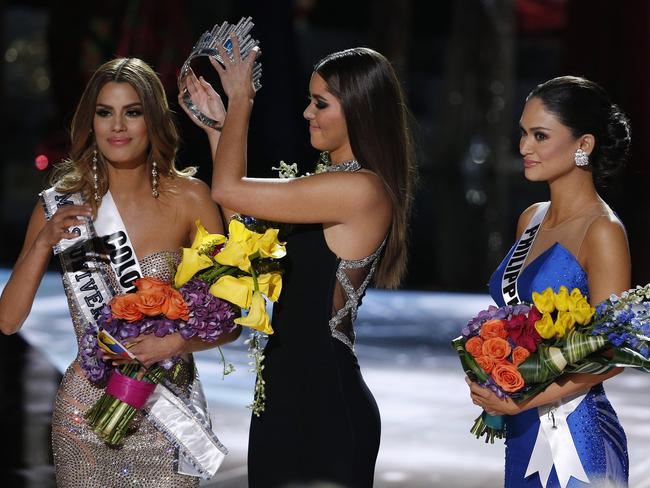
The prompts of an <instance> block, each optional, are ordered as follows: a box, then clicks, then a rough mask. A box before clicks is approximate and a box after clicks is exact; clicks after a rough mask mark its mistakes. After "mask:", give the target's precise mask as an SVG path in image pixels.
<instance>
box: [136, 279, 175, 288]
mask: <svg viewBox="0 0 650 488" xmlns="http://www.w3.org/2000/svg"><path fill="white" fill-rule="evenodd" d="M133 284H134V285H135V287H136V288H137V289H138V291H145V290H151V289H165V288H169V284H168V283H165V282H164V281H162V280H159V279H158V278H150V277H145V278H139V279H137V280H135V281H134V282H133Z"/></svg>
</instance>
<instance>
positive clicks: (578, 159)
mask: <svg viewBox="0 0 650 488" xmlns="http://www.w3.org/2000/svg"><path fill="white" fill-rule="evenodd" d="M573 160H574V161H575V163H576V166H580V167H582V166H587V165H588V164H589V155H588V154H587V153H586V152H584V151H583V150H582V149H580V148H578V150H577V151H576V153H575V154H574V155H573Z"/></svg>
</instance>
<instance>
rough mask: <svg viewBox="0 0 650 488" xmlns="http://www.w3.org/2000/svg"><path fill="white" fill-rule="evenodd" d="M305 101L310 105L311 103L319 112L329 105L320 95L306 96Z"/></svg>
mask: <svg viewBox="0 0 650 488" xmlns="http://www.w3.org/2000/svg"><path fill="white" fill-rule="evenodd" d="M307 99H308V100H309V102H310V103H312V102H313V104H314V106H315V107H316V108H317V109H319V110H320V109H324V108H327V107H329V103H327V102H326V101H325V99H324V98H323V97H321V96H320V95H307Z"/></svg>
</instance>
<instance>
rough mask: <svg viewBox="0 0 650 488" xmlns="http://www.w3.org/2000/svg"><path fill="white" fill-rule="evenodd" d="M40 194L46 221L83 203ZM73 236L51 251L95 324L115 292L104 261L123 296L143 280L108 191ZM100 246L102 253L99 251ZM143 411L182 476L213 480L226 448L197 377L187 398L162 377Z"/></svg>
mask: <svg viewBox="0 0 650 488" xmlns="http://www.w3.org/2000/svg"><path fill="white" fill-rule="evenodd" d="M41 196H42V198H43V203H44V208H45V216H46V218H47V220H49V219H50V218H52V216H53V215H54V213H55V212H56V211H57V210H58V209H59V208H60V207H62V206H64V205H82V204H83V203H84V200H83V197H82V196H81V195H80V194H78V193H74V194H61V193H58V192H57V191H56V190H55V189H54V188H50V189H48V190H45V191H44V192H42V193H41ZM71 232H75V233H76V234H77V235H78V237H76V238H74V239H65V240H62V241H61V242H59V243H58V244H56V245H55V246H54V248H53V249H54V253H55V254H58V255H59V258H60V260H61V266H62V268H63V283H64V286H66V287H67V288H68V289H70V290H71V291H72V296H73V297H74V300H75V303H76V305H77V307H78V309H79V310H80V311H81V312H82V314H83V316H84V318H85V319H86V321H87V322H89V323H91V324H94V323H96V321H97V315H98V314H99V312H100V311H101V309H102V307H103V306H104V305H106V304H108V302H109V301H110V300H111V298H112V297H113V296H115V294H116V293H115V290H114V289H113V287H112V286H111V282H110V280H109V279H108V277H107V276H106V274H105V272H104V269H103V268H102V266H101V261H102V260H104V261H105V260H106V257H108V261H109V262H110V265H111V268H112V269H113V272H114V274H115V276H116V278H117V280H118V282H119V286H120V288H121V290H120V292H121V293H128V292H129V291H133V290H134V289H135V287H134V284H133V282H134V281H135V280H137V279H138V278H140V277H142V270H141V269H140V264H139V263H138V259H137V256H136V254H135V251H134V249H133V245H132V244H131V240H130V239H129V236H128V233H127V231H126V227H125V226H124V222H123V221H122V217H121V216H120V213H119V211H118V209H117V207H116V205H115V202H114V200H113V197H112V196H111V194H110V192H107V193H106V195H104V197H103V199H102V204H101V206H100V207H99V209H98V210H97V218H96V219H95V222H94V223H93V222H92V221H91V220H90V219H88V221H87V222H85V223H84V224H82V225H80V226H78V227H75V228H73V229H71ZM97 236H99V237H97ZM98 241H101V246H98V244H99V242H98ZM98 247H99V248H101V253H98V252H97V248H98ZM106 255H107V256H106ZM102 258H103V259H102ZM144 411H145V412H146V413H147V418H148V419H149V420H150V421H151V422H152V423H153V424H154V425H155V426H156V427H157V428H158V429H159V430H160V431H161V432H162V433H163V434H165V436H166V437H167V439H168V440H169V441H170V442H171V443H172V444H173V445H174V446H175V447H177V448H178V452H179V459H178V467H177V471H178V472H179V473H181V474H186V475H191V476H200V477H202V478H205V479H209V478H211V477H212V476H213V475H214V473H216V472H217V470H218V469H219V466H220V465H221V463H222V462H223V459H224V457H225V456H226V454H227V453H228V450H227V449H226V448H225V446H224V445H223V444H221V442H220V441H219V439H218V438H217V436H216V435H215V434H214V432H212V429H211V424H210V417H209V412H208V407H207V402H206V399H205V395H204V393H203V388H202V386H201V382H200V381H199V379H198V375H195V378H194V381H193V383H192V385H191V389H190V398H189V399H188V398H185V397H184V395H183V394H182V393H181V392H180V391H178V389H177V388H176V386H175V385H173V384H172V383H170V382H169V381H166V380H165V379H164V378H163V380H162V381H161V382H160V383H159V384H158V385H156V389H155V390H154V392H153V394H152V395H151V397H150V398H149V400H148V401H147V403H146V405H145V407H144Z"/></svg>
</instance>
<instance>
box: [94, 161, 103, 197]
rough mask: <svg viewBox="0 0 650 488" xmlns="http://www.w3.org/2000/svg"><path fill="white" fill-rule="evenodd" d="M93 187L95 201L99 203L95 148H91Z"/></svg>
mask: <svg viewBox="0 0 650 488" xmlns="http://www.w3.org/2000/svg"><path fill="white" fill-rule="evenodd" d="M93 187H94V188H95V201H96V202H97V203H99V201H100V200H101V197H100V196H99V176H98V175H97V149H93Z"/></svg>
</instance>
